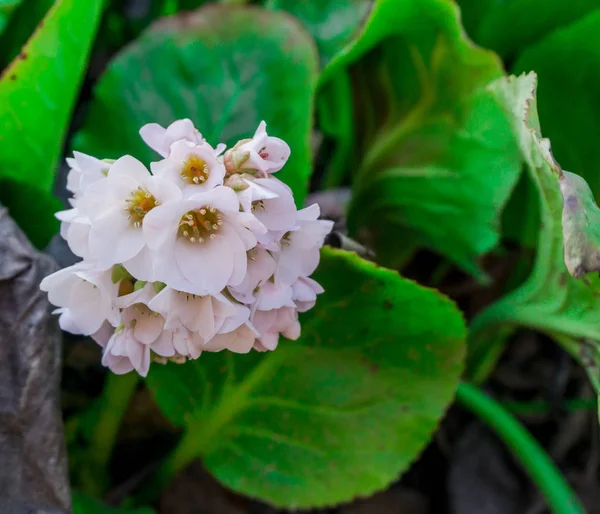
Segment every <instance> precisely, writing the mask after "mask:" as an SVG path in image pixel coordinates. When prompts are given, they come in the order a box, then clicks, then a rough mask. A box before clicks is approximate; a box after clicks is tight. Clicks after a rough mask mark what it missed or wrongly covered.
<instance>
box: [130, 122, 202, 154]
mask: <svg viewBox="0 0 600 514" xmlns="http://www.w3.org/2000/svg"><path fill="white" fill-rule="evenodd" d="M140 136H142V139H143V140H144V142H145V143H146V144H147V145H148V146H149V147H150V148H152V150H154V151H155V152H156V153H158V154H160V155H161V156H162V157H166V156H167V155H169V151H170V149H171V145H172V144H173V143H176V142H177V141H181V140H185V141H189V142H190V143H193V144H196V145H198V144H200V143H202V142H203V141H204V139H203V138H202V134H200V132H198V130H196V128H195V127H194V124H193V123H192V120H189V119H183V120H177V121H174V122H173V123H171V124H170V125H169V126H168V127H167V128H163V127H161V126H160V125H159V124H158V123H148V124H147V125H144V126H143V127H142V128H141V129H140Z"/></svg>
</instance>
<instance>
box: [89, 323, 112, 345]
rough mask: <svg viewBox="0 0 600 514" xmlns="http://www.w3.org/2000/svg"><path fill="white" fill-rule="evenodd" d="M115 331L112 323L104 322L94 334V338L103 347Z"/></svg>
mask: <svg viewBox="0 0 600 514" xmlns="http://www.w3.org/2000/svg"><path fill="white" fill-rule="evenodd" d="M114 333H115V329H114V327H113V326H112V325H111V324H110V323H108V322H104V323H103V324H102V326H101V327H100V328H99V329H98V330H97V331H96V332H94V333H93V334H92V339H93V340H94V341H96V342H97V343H98V344H99V345H100V346H101V347H102V348H105V347H106V344H107V343H108V341H109V340H110V338H111V337H112V335H113V334H114Z"/></svg>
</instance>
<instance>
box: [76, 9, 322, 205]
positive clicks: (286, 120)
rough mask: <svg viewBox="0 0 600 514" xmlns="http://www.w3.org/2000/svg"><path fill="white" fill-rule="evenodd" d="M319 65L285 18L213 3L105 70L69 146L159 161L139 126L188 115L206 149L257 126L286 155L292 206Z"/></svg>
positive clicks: (303, 183) (175, 20)
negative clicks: (280, 143)
mask: <svg viewBox="0 0 600 514" xmlns="http://www.w3.org/2000/svg"><path fill="white" fill-rule="evenodd" d="M317 68H318V64H317V55H316V49H315V47H314V43H313V41H312V40H311V38H310V37H309V36H308V34H306V33H305V32H304V31H303V30H302V28H301V27H300V26H299V25H298V24H297V23H296V22H295V21H294V20H293V19H292V18H291V17H290V16H288V15H286V14H285V13H276V12H270V11H266V10H262V9H259V8H251V7H239V6H228V5H220V6H207V7H203V8H201V9H199V10H198V11H195V12H193V13H184V14H180V15H179V16H176V17H172V18H166V19H164V20H162V21H160V22H158V23H156V24H155V25H154V26H152V27H151V28H150V29H149V30H148V31H146V32H145V33H144V34H143V35H142V36H141V37H140V38H139V39H138V40H137V41H136V42H134V43H133V44H131V45H130V46H128V47H127V48H126V49H125V50H124V51H123V52H122V53H121V54H120V55H118V56H117V58H116V59H115V60H113V62H112V63H111V64H110V65H109V68H108V71H107V72H106V73H105V74H104V76H103V77H102V78H101V80H100V82H99V84H98V86H97V88H96V91H95V99H94V101H93V102H92V105H91V107H90V112H89V115H88V117H87V120H86V122H85V124H84V127H83V128H82V130H81V132H80V133H79V134H78V136H77V138H76V141H75V144H74V146H75V148H76V149H78V150H81V151H84V152H86V153H91V154H94V155H97V156H99V157H118V156H120V155H123V154H131V155H134V156H135V157H137V158H139V159H142V160H144V161H149V160H157V157H156V155H155V154H154V153H153V152H152V151H151V150H150V149H149V148H147V147H146V146H145V145H144V143H143V142H142V140H141V138H140V137H139V135H138V130H139V128H140V127H141V126H142V125H144V124H145V123H149V122H157V123H160V124H162V125H168V124H169V123H171V122H172V121H174V120H176V119H179V118H190V119H192V120H193V121H194V122H195V124H196V126H197V127H198V129H199V130H200V131H201V132H202V134H203V135H204V137H206V138H207V140H208V141H209V142H210V143H212V144H213V145H216V144H217V143H218V142H224V143H226V144H228V145H233V144H234V143H235V142H236V141H237V140H239V139H242V138H247V137H251V136H252V134H253V133H254V131H255V130H256V127H257V126H258V124H259V123H260V121H261V120H263V119H264V120H265V121H266V122H267V130H268V132H269V133H270V134H272V135H274V136H277V137H280V138H282V139H284V140H285V141H287V143H288V144H289V145H290V147H291V149H292V155H291V157H290V160H289V162H288V164H287V165H286V167H285V168H284V169H283V170H281V172H279V173H278V175H277V176H278V177H279V178H281V179H282V180H284V181H285V182H287V183H288V184H289V185H290V187H292V189H293V190H294V193H295V198H296V201H297V203H298V204H299V205H300V204H302V201H303V198H304V196H305V194H306V192H307V188H308V179H309V176H310V172H311V148H310V134H311V126H312V104H313V95H314V89H315V86H316V78H317Z"/></svg>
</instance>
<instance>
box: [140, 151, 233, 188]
mask: <svg viewBox="0 0 600 514" xmlns="http://www.w3.org/2000/svg"><path fill="white" fill-rule="evenodd" d="M150 167H151V169H152V173H153V174H154V175H156V176H157V177H164V178H167V179H169V180H170V181H171V182H173V183H174V184H177V185H178V186H179V188H181V189H182V190H183V192H184V196H190V195H193V194H197V193H201V192H204V191H209V190H211V189H212V188H214V187H215V186H220V185H223V179H224V178H225V166H223V163H222V162H221V161H220V160H219V159H218V158H217V153H216V151H215V150H214V149H213V147H212V146H210V145H209V144H208V143H201V144H197V145H196V144H193V143H190V142H188V141H177V142H176V143H174V144H173V145H172V146H171V152H170V153H169V156H168V157H167V158H166V159H163V160H162V161H158V162H153V163H152V164H151V166H150Z"/></svg>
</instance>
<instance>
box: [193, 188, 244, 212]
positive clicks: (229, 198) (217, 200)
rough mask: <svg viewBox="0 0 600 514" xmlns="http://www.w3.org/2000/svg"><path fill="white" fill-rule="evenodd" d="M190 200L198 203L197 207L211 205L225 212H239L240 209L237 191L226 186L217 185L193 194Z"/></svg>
mask: <svg viewBox="0 0 600 514" xmlns="http://www.w3.org/2000/svg"><path fill="white" fill-rule="evenodd" d="M188 200H189V201H190V202H193V204H195V205H196V207H195V208H198V207H202V206H204V205H210V206H211V207H214V208H215V209H218V210H220V211H221V212H223V213H230V212H231V213H237V212H238V211H239V202H238V198H237V195H236V194H235V191H234V190H233V189H231V188H230V187H226V186H217V187H215V188H214V189H211V190H210V191H204V192H202V193H197V194H194V195H191V196H190V197H189V198H188ZM192 208H194V207H192ZM188 210H189V209H188Z"/></svg>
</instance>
